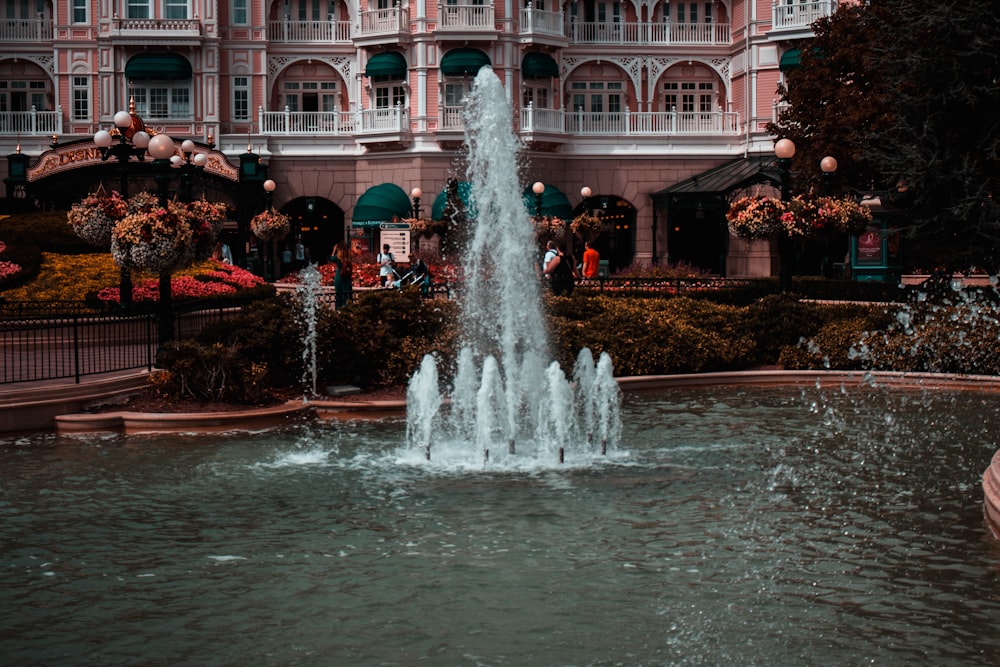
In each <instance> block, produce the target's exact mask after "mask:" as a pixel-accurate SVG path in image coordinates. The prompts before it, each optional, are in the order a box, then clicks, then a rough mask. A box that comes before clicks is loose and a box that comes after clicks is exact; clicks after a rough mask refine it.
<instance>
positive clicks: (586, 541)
mask: <svg viewBox="0 0 1000 667" xmlns="http://www.w3.org/2000/svg"><path fill="white" fill-rule="evenodd" d="M622 411H623V432H622V436H621V442H620V445H619V447H618V448H617V449H616V450H615V451H614V452H612V453H611V454H609V455H608V456H606V457H600V458H595V460H593V461H590V462H588V463H587V464H586V465H562V466H560V465H558V464H555V463H551V464H548V463H544V462H541V461H540V462H538V463H537V465H536V466H535V467H528V468H525V467H524V466H520V467H517V468H505V467H503V465H502V462H500V461H493V460H491V461H489V462H484V463H483V464H482V465H481V467H480V468H479V469H478V470H473V469H470V467H469V466H468V464H467V463H465V462H464V460H462V461H459V462H452V461H450V460H449V459H448V458H447V456H445V455H444V453H443V452H442V454H441V455H440V456H435V457H434V458H433V459H432V460H430V461H428V460H426V458H424V457H422V456H420V455H419V453H417V454H415V453H414V452H413V450H412V448H411V447H409V446H408V445H405V444H404V441H405V440H406V423H405V420H403V419H402V418H400V419H385V420H375V421H351V422H330V423H324V422H312V423H307V424H301V425H298V426H296V427H294V428H288V429H284V430H280V431H275V432H269V433H265V434H253V435H246V434H240V435H238V434H233V435H210V436H206V435H199V436H190V437H185V436H176V435H174V436H107V435H106V436H87V437H79V436H77V437H72V438H71V437H65V436H62V437H61V436H55V435H46V434H40V435H35V436H31V437H28V438H18V439H2V440H0V525H2V526H3V527H2V529H0V530H2V535H3V539H2V540H0V610H2V611H0V615H2V621H3V622H2V624H0V652H2V654H3V655H4V656H5V660H6V661H7V662H8V663H10V664H60V665H64V664H122V663H124V664H199V665H232V664H241V663H242V664H253V665H334V664H336V665H409V664H428V665H630V666H634V665H718V664H739V665H790V664H794V665H806V664H824V665H825V664H838V665H857V664H876V665H909V666H912V665H941V664H962V665H993V664H997V661H998V660H1000V636H998V635H997V633H996V632H994V631H993V629H994V628H995V627H997V625H998V624H1000V545H998V543H997V542H996V541H995V540H993V538H991V537H990V536H989V533H988V531H987V530H986V528H985V527H984V525H983V509H982V496H981V490H980V486H979V485H980V480H981V476H982V471H983V470H984V469H985V467H986V466H987V465H988V464H989V461H990V458H991V456H992V455H993V453H994V452H995V451H996V449H997V443H998V441H1000V436H998V432H997V431H998V429H1000V422H998V420H997V419H996V415H997V414H998V413H1000V396H998V395H997V394H995V393H975V392H964V393H962V392H948V391H938V392H933V393H924V392H919V391H916V390H912V391H911V390H898V389H893V390H884V389H880V388H870V387H866V388H863V389H857V390H853V391H849V392H848V391H843V390H837V389H832V388H824V389H818V388H812V387H810V388H807V389H802V388H783V389H781V388H759V387H755V388H747V389H741V388H718V387H716V388H688V389H668V390H661V391H656V392H649V393H632V394H626V395H625V396H624V398H623V406H622Z"/></svg>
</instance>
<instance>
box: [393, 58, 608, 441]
mask: <svg viewBox="0 0 1000 667" xmlns="http://www.w3.org/2000/svg"><path fill="white" fill-rule="evenodd" d="M512 118H513V112H512V109H511V105H510V101H509V100H508V98H507V95H506V93H505V91H504V89H503V86H502V85H501V83H500V80H499V79H498V78H497V76H496V75H495V74H494V73H493V71H492V70H491V69H489V68H483V69H482V70H480V72H479V74H478V75H477V76H476V79H475V82H474V84H473V88H472V91H471V93H470V95H469V96H468V97H467V98H466V101H465V107H464V109H463V120H464V122H465V127H466V144H467V148H468V179H469V180H470V181H471V183H472V188H471V195H470V197H471V202H470V206H469V208H470V210H471V211H474V213H475V215H470V216H469V225H470V229H469V230H468V232H469V233H468V239H467V243H466V247H465V248H464V249H463V251H462V253H461V256H462V260H463V261H462V264H463V270H464V271H463V273H464V275H465V276H466V282H465V285H464V289H463V290H462V292H461V296H460V307H461V308H460V310H461V317H460V323H461V327H462V332H461V343H462V347H461V351H460V353H459V355H458V362H457V368H456V369H455V374H454V380H453V383H452V385H451V388H450V391H449V392H448V393H449V394H450V397H451V401H450V412H449V413H448V414H447V415H446V416H445V415H441V416H439V415H438V414H437V412H436V411H435V413H434V415H433V417H429V416H428V410H429V407H428V402H427V401H426V400H424V399H416V398H415V397H414V394H415V393H416V392H417V391H418V390H419V391H425V392H433V393H434V394H435V395H436V393H437V392H438V391H439V389H438V388H437V387H434V388H431V387H429V386H428V384H429V383H428V381H427V377H428V372H429V371H428V370H427V366H428V364H433V359H430V358H428V359H425V360H424V363H423V364H422V365H421V370H420V372H419V373H418V374H416V375H414V377H413V378H412V379H411V381H410V391H409V393H408V396H410V397H411V398H410V400H411V401H412V402H411V403H409V404H408V408H407V432H408V443H409V445H410V446H411V447H425V446H426V447H427V448H428V449H427V452H428V454H429V452H430V451H431V449H432V448H433V449H435V450H437V449H438V448H440V450H441V451H442V452H457V451H463V452H465V453H466V454H472V453H475V456H476V458H477V459H478V458H479V457H482V459H483V460H494V461H495V460H497V459H498V458H504V457H507V458H511V457H513V456H515V455H516V456H517V457H518V458H522V457H523V458H525V459H536V460H544V461H554V460H555V459H556V458H557V457H559V458H560V459H561V458H562V455H563V453H567V454H570V455H573V453H576V452H588V453H590V452H591V451H592V450H591V449H589V448H588V447H587V446H586V443H585V442H583V441H581V438H580V434H581V433H583V434H591V435H592V434H594V433H595V432H600V433H601V437H602V439H603V440H604V442H605V445H606V446H612V447H613V446H614V445H615V444H616V443H617V439H618V435H619V431H620V421H619V418H618V407H619V403H620V395H619V393H618V388H617V383H616V382H615V380H614V377H613V373H612V364H611V360H610V358H607V355H603V356H602V361H603V363H598V364H597V366H596V367H595V366H594V362H593V357H592V355H591V354H590V352H589V351H587V352H586V354H585V356H586V357H587V358H589V359H590V362H589V363H590V367H591V370H589V371H587V372H585V373H582V374H576V375H575V376H574V379H575V382H574V383H573V384H571V383H570V382H569V380H567V378H566V376H565V373H563V371H562V369H560V368H559V366H558V364H557V363H555V362H552V361H551V359H552V353H551V350H550V346H549V341H548V335H547V331H546V320H545V317H544V315H543V312H542V306H541V302H542V293H541V285H540V283H539V279H538V275H537V272H536V262H537V261H538V253H539V248H538V247H537V245H536V241H535V235H534V230H533V226H532V223H531V217H530V215H529V212H528V210H527V209H526V208H525V204H524V199H523V197H522V195H521V187H520V184H519V182H518V156H519V152H520V149H521V144H520V141H519V139H518V138H517V136H516V135H515V134H514V132H513V130H512V127H511V119H512ZM480 369H481V370H480ZM601 373H605V374H606V378H603V379H602V378H600V377H598V376H599V375H600V374H601ZM584 385H585V386H584ZM598 387H601V388H600V389H599V388H598ZM612 387H613V389H614V390H613V391H611V388H612ZM598 394H600V396H601V397H602V398H601V399H600V400H602V401H604V403H603V404H602V405H603V408H602V409H598V407H597V406H598V403H599V402H600V401H598V400H597V399H596V398H595V397H596V396H597V395H598ZM580 401H584V402H585V404H586V407H585V408H582V409H581V408H579V407H578V406H579V405H580ZM432 402H433V401H432ZM442 409H444V406H442ZM602 410H603V412H602ZM600 420H603V421H600ZM431 422H433V423H434V424H436V428H435V430H434V432H433V433H431V434H429V440H428V442H426V443H425V442H419V441H417V440H414V436H415V434H417V433H421V434H423V435H427V434H426V432H425V431H423V430H422V428H420V426H419V425H421V424H423V425H426V424H428V423H431ZM491 451H492V452H493V453H494V454H493V456H492V457H491V454H490V452H491ZM498 454H499V455H500V456H497V455H498Z"/></svg>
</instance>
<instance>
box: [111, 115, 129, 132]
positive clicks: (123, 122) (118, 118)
mask: <svg viewBox="0 0 1000 667" xmlns="http://www.w3.org/2000/svg"><path fill="white" fill-rule="evenodd" d="M131 124H132V114H130V113H129V112H128V111H119V112H118V113H116V114H115V127H118V128H121V129H123V130H124V129H125V128H126V127H129V126H130V125H131Z"/></svg>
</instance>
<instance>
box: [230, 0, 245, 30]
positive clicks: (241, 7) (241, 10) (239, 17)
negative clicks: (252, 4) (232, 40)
mask: <svg viewBox="0 0 1000 667" xmlns="http://www.w3.org/2000/svg"><path fill="white" fill-rule="evenodd" d="M232 21H233V24H234V25H246V24H247V23H248V22H249V15H248V13H247V0H233V15H232Z"/></svg>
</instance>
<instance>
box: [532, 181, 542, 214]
mask: <svg viewBox="0 0 1000 667" xmlns="http://www.w3.org/2000/svg"><path fill="white" fill-rule="evenodd" d="M531 191H532V192H534V193H535V216H536V217H541V216H542V195H543V194H545V183H542V182H541V181H535V183H534V185H532V186H531Z"/></svg>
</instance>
